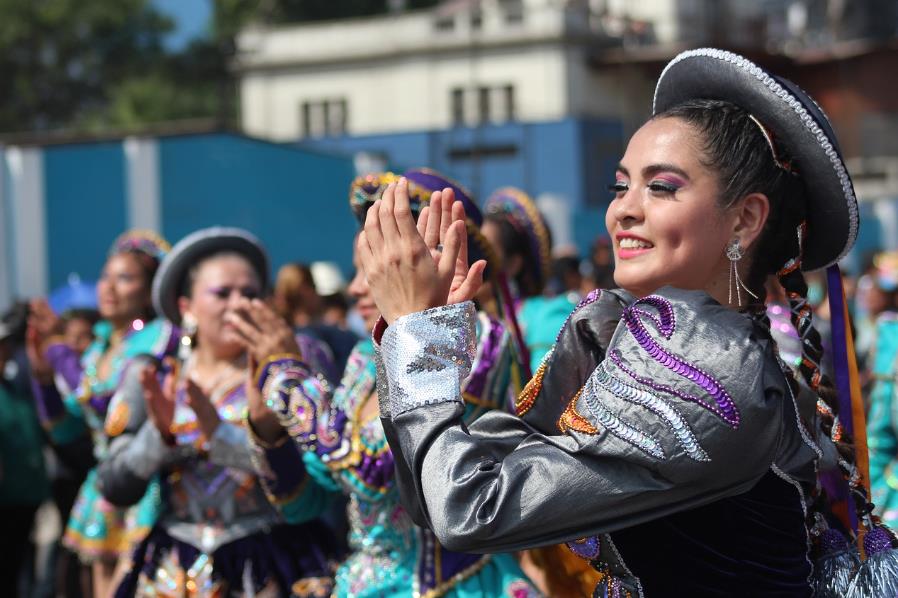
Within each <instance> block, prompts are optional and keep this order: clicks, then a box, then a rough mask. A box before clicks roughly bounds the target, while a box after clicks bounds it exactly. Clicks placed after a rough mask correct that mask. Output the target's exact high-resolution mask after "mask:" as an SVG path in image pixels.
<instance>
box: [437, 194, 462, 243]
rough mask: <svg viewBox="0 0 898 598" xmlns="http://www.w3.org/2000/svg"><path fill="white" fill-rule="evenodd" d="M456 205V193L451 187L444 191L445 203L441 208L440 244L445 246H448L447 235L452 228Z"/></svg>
mask: <svg viewBox="0 0 898 598" xmlns="http://www.w3.org/2000/svg"><path fill="white" fill-rule="evenodd" d="M456 203H458V202H456V201H455V191H453V190H452V189H451V188H450V187H446V188H445V189H443V203H442V205H441V206H440V243H442V244H443V245H445V244H446V234H447V233H448V232H449V227H450V226H452V210H453V206H454V205H455V204H456Z"/></svg>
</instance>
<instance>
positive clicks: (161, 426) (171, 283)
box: [99, 228, 336, 597]
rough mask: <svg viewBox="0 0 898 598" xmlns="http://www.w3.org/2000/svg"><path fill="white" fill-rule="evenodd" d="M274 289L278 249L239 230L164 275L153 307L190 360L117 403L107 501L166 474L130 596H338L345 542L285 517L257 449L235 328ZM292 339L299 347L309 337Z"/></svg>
mask: <svg viewBox="0 0 898 598" xmlns="http://www.w3.org/2000/svg"><path fill="white" fill-rule="evenodd" d="M267 284H268V257H267V255H266V253H265V250H264V248H263V247H262V246H261V244H260V243H259V241H258V240H257V239H256V238H255V237H253V236H252V235H251V234H249V233H248V232H246V231H243V230H240V229H232V228H210V229H204V230H200V231H197V232H195V233H193V234H191V235H188V236H187V237H185V238H184V239H183V240H181V242H179V243H178V244H177V245H175V247H174V248H173V249H172V251H171V253H170V254H169V255H168V256H167V258H166V259H165V260H164V261H163V262H162V264H161V266H160V269H159V273H158V275H157V277H156V281H155V284H154V285H153V301H154V304H155V305H156V308H157V309H158V310H159V311H160V312H161V313H162V314H163V315H164V316H166V317H167V318H168V319H169V320H171V321H172V322H174V323H176V324H178V325H180V327H181V330H182V337H181V351H180V354H179V358H180V359H179V361H178V362H175V361H174V360H170V361H168V362H165V363H162V364H159V363H158V362H154V361H153V360H150V359H148V360H146V361H145V363H144V364H143V367H133V368H131V370H129V372H128V374H129V375H128V378H127V380H126V381H125V384H124V387H123V388H122V389H121V390H120V392H119V393H117V394H116V396H115V397H114V398H113V403H112V406H111V411H110V412H111V417H112V418H113V419H114V420H115V422H116V424H115V427H116V428H117V429H116V430H113V432H115V433H116V434H115V439H114V440H113V443H112V448H111V451H110V456H109V458H108V459H107V460H106V461H105V462H104V463H103V464H101V466H100V473H99V481H100V489H101V491H102V492H103V494H104V496H106V497H107V499H108V500H110V501H111V502H113V503H115V504H120V505H127V504H130V503H132V502H133V501H134V500H136V499H137V498H138V497H139V496H141V495H142V494H143V492H144V491H145V488H146V487H147V484H148V482H149V480H150V479H152V478H153V477H154V476H156V475H159V476H161V478H162V498H163V504H162V513H161V515H160V518H159V522H158V524H157V525H156V526H155V527H154V528H153V530H152V532H151V533H150V535H149V536H148V537H147V539H146V540H145V541H144V542H143V543H141V545H140V546H139V547H138V549H137V550H136V552H135V554H134V558H133V563H132V568H131V572H130V573H129V574H128V576H127V577H126V578H125V580H124V582H123V583H122V584H121V585H120V586H119V588H118V591H117V594H116V595H117V596H146V597H149V596H158V595H167V594H181V593H185V594H189V595H192V596H282V595H288V594H291V593H292V594H293V595H296V596H320V595H327V593H329V591H330V587H331V560H332V558H334V557H335V556H336V555H335V554H334V552H335V551H334V548H333V546H334V543H333V542H332V541H331V537H332V534H331V533H330V532H329V530H328V529H327V528H326V527H325V526H324V525H323V524H321V523H320V522H318V521H317V520H314V521H312V522H310V523H306V524H303V525H289V524H287V523H285V522H284V521H283V519H282V518H281V516H280V515H279V514H278V512H277V510H276V509H275V508H274V507H273V506H272V505H271V504H270V503H269V501H268V498H267V497H266V495H265V491H264V489H263V487H262V485H261V484H260V483H259V477H258V475H256V470H255V466H254V464H253V456H252V454H251V452H250V448H249V443H248V442H247V434H248V431H247V428H246V423H245V422H246V409H247V399H246V392H247V388H248V386H249V385H250V384H251V375H252V371H253V368H254V364H253V359H252V356H250V355H248V354H247V352H246V350H245V349H244V345H243V343H242V341H241V339H240V336H239V333H238V331H237V329H236V328H235V327H234V326H233V325H232V324H231V322H230V319H229V318H231V317H232V314H233V312H235V311H237V310H239V309H240V305H241V302H242V301H244V300H250V299H252V300H258V298H260V297H263V296H264V294H265V292H266V291H267ZM288 340H289V342H290V343H291V346H296V343H297V339H294V338H293V337H292V336H290V338H289V339H288ZM298 342H299V343H300V344H301V345H302V348H303V349H302V350H303V353H304V354H305V355H307V356H308V359H309V362H310V363H311V364H313V367H319V368H320V367H322V366H323V365H324V364H323V363H321V360H323V359H325V358H326V357H325V354H324V353H323V352H322V349H321V346H320V345H319V344H318V343H317V342H316V341H314V340H311V339H308V338H300V339H298ZM163 374H164V377H163V376H162V375H163ZM160 378H162V380H161V381H160ZM108 427H109V426H107V428H108Z"/></svg>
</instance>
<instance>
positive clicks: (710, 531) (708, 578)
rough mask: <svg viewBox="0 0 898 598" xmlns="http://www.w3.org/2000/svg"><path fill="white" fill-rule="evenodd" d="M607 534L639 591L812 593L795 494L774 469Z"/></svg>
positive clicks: (729, 595)
mask: <svg viewBox="0 0 898 598" xmlns="http://www.w3.org/2000/svg"><path fill="white" fill-rule="evenodd" d="M611 537H612V539H613V540H614V543H615V544H616V545H617V548H618V550H619V551H620V553H621V556H622V557H623V559H624V562H625V563H626V564H627V566H628V567H629V569H630V570H631V571H632V572H633V574H634V575H636V576H637V577H639V579H640V581H641V582H642V586H643V589H644V591H645V595H646V596H718V597H720V598H733V597H745V598H749V597H754V596H776V597H783V598H784V597H787V596H788V597H790V598H792V597H796V598H798V597H801V598H809V597H810V596H811V595H812V590H811V585H810V583H809V581H808V578H809V577H810V575H811V563H810V561H809V560H808V557H809V555H808V548H809V547H808V537H807V532H806V529H805V518H804V511H803V510H802V505H801V499H800V498H799V494H798V490H797V489H796V488H795V487H794V486H792V485H791V484H789V483H787V482H785V481H784V480H782V479H780V478H779V477H777V476H776V475H774V474H773V473H767V475H765V476H764V477H763V478H762V479H761V481H759V482H758V483H757V484H756V485H755V487H754V488H752V489H751V490H749V491H748V492H746V493H745V494H741V495H738V496H733V497H730V498H725V499H723V500H719V501H717V502H714V503H711V504H709V505H706V506H704V507H699V508H697V509H692V510H689V511H683V512H681V513H677V514H675V515H671V516H669V517H664V518H662V519H659V520H656V521H652V522H650V523H645V524H642V525H637V526H634V527H631V528H629V529H625V530H620V531H617V532H614V533H612V534H611Z"/></svg>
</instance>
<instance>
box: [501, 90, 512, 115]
mask: <svg viewBox="0 0 898 598" xmlns="http://www.w3.org/2000/svg"><path fill="white" fill-rule="evenodd" d="M502 95H503V99H504V100H505V101H504V102H503V104H504V105H505V120H509V121H511V120H514V85H506V86H505V87H503V88H502Z"/></svg>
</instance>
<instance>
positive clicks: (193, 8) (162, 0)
mask: <svg viewBox="0 0 898 598" xmlns="http://www.w3.org/2000/svg"><path fill="white" fill-rule="evenodd" d="M153 5H154V6H155V7H156V8H157V9H159V11H160V12H163V13H165V14H167V15H169V16H170V17H171V18H172V19H174V21H175V23H176V28H175V30H174V31H173V32H172V33H171V34H170V35H169V36H168V37H167V39H166V40H165V46H166V48H168V49H169V50H172V51H178V50H181V49H182V48H184V47H185V46H186V45H187V44H188V43H190V41H191V40H192V39H194V38H196V37H201V36H203V35H204V34H205V33H206V32H207V30H208V28H207V25H208V23H209V17H210V16H211V14H212V0H153Z"/></svg>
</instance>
